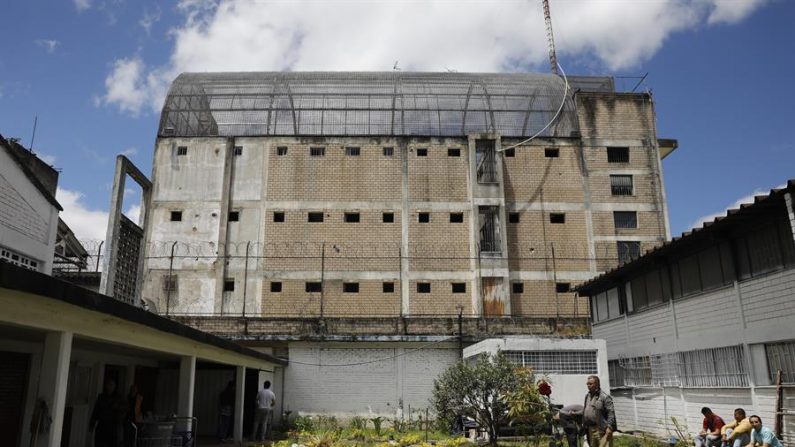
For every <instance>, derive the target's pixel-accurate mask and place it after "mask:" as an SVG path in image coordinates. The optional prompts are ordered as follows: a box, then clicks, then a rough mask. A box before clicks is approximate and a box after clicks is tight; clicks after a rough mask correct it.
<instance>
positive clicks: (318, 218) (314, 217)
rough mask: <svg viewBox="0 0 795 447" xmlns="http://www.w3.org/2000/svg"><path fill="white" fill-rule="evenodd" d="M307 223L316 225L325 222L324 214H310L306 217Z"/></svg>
mask: <svg viewBox="0 0 795 447" xmlns="http://www.w3.org/2000/svg"><path fill="white" fill-rule="evenodd" d="M306 221H307V222H315V223H317V222H323V213H322V212H315V213H309V214H307V216H306Z"/></svg>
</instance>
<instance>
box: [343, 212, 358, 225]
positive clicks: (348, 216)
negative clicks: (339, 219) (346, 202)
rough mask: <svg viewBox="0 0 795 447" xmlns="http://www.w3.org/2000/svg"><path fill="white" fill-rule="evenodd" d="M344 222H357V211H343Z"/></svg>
mask: <svg viewBox="0 0 795 447" xmlns="http://www.w3.org/2000/svg"><path fill="white" fill-rule="evenodd" d="M345 222H348V223H358V222H359V213H345Z"/></svg>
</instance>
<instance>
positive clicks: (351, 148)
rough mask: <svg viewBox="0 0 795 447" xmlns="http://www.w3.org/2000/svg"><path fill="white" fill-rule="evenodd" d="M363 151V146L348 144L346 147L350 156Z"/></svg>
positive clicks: (346, 151)
mask: <svg viewBox="0 0 795 447" xmlns="http://www.w3.org/2000/svg"><path fill="white" fill-rule="evenodd" d="M361 153H362V150H361V148H359V147H355V146H348V147H346V148H345V155H347V156H348V157H358V156H359V155H360V154H361Z"/></svg>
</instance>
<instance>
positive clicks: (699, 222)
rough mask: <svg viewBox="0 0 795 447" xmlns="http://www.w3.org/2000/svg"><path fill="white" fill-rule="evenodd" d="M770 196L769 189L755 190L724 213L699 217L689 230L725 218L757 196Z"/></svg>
mask: <svg viewBox="0 0 795 447" xmlns="http://www.w3.org/2000/svg"><path fill="white" fill-rule="evenodd" d="M786 186H787V185H786V184H781V185H778V186H775V187H774V188H772V189H780V188H786ZM768 194H770V190H769V189H761V188H759V189H755V190H754V192H752V193H751V194H748V195H746V196H742V197H740V198H739V199H737V200H735V201H734V202H733V203H732V204H730V205H728V206H727V207H726V208H724V209H723V211H720V212H717V213H712V214H707V215H706V216H701V217H699V218H698V219H696V220H695V221H693V223H692V224H690V227H689V228H701V226H703V225H704V223H705V222H712V221H713V220H715V218H717V217H725V216H726V212H728V211H729V210H731V209H737V208H739V207H740V205H742V204H745V203H754V197H756V196H766V195H768Z"/></svg>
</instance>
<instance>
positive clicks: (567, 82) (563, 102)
mask: <svg viewBox="0 0 795 447" xmlns="http://www.w3.org/2000/svg"><path fill="white" fill-rule="evenodd" d="M558 68H559V69H560V72H561V74H562V75H563V82H564V83H565V88H564V89H563V101H561V102H560V107H558V111H557V112H555V116H553V117H552V119H551V120H549V122H548V123H547V125H546V126H544V127H542V128H541V130H539V131H538V132H536V133H535V135H533V136H532V137H530V138H528V139H526V140H524V141H520V142H518V143H516V144H514V145H513V146H508V147H502V148H500V149H499V150H498V151H497V152H504V151H507V150H508V149H513V148H515V147H517V146H521V145H523V144H525V143H528V142H530V141H532V140H534V139H535V138H536V137H537V136H539V135H541V134H542V133H543V132H544V131H545V130H547V128H548V127H549V126H551V125H552V123H554V122H555V120H557V119H558V116H560V112H562V111H563V106H564V105H565V104H566V99H567V98H568V94H569V78H567V77H566V72H565V71H563V67H561V66H560V64H558Z"/></svg>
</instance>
